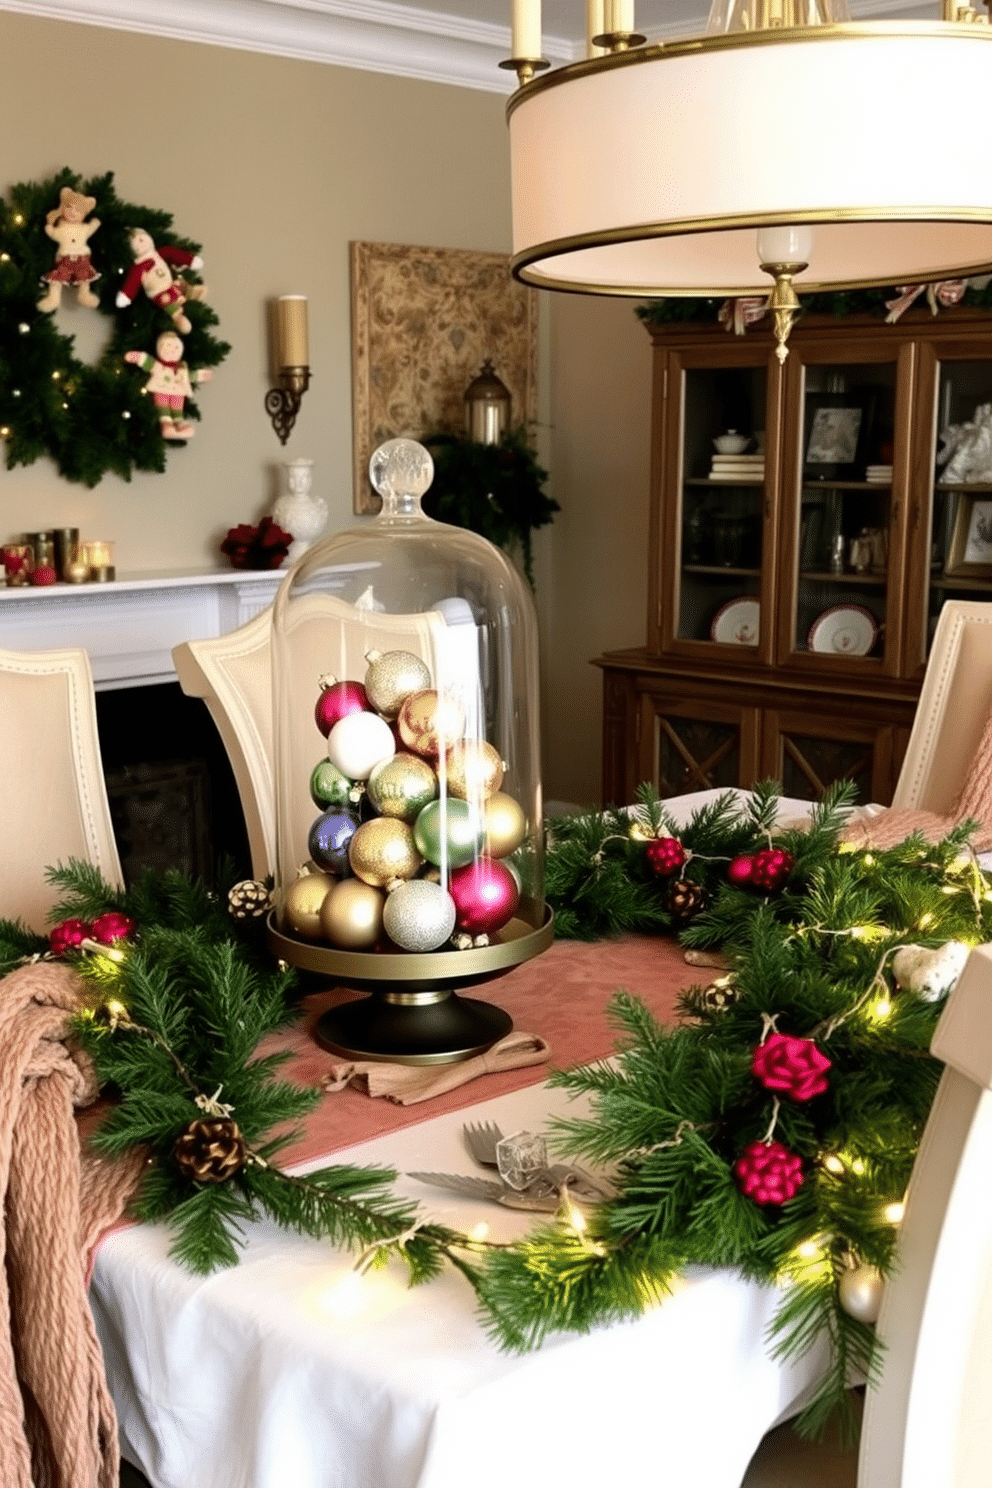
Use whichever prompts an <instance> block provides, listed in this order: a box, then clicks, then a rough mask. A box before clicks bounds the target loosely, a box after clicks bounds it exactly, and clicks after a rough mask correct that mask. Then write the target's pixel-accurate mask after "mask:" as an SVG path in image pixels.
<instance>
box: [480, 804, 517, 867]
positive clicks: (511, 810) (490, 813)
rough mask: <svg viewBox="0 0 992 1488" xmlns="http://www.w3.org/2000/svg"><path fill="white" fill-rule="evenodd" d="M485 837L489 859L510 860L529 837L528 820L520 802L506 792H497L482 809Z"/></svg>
mask: <svg viewBox="0 0 992 1488" xmlns="http://www.w3.org/2000/svg"><path fill="white" fill-rule="evenodd" d="M482 820H483V823H484V827H485V836H484V838H483V842H482V846H483V849H484V850H485V853H486V855H487V857H490V858H508V857H509V856H510V854H511V853H514V852H516V850H517V848H518V847H519V846H520V844H521V843H522V842H523V840H524V838H525V837H526V836H527V818H526V816H524V812H523V807H522V806H521V805H520V802H519V801H515V800H514V798H513V797H512V796H508V795H507V793H506V791H497V792H496V794H495V795H494V796H490V797H489V799H488V801H486V802H485V804H484V806H483V808H482Z"/></svg>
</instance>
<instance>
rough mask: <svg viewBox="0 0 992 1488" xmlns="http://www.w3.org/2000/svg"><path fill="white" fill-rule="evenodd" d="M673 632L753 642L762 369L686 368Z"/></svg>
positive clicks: (761, 497)
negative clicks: (676, 598)
mask: <svg viewBox="0 0 992 1488" xmlns="http://www.w3.org/2000/svg"><path fill="white" fill-rule="evenodd" d="M682 377H683V381H682V429H681V438H680V439H679V441H678V444H677V448H678V450H679V452H680V455H679V459H680V463H679V469H678V472H677V479H678V483H679V490H680V495H681V500H680V502H679V503H678V511H679V517H678V520H677V524H676V528H677V530H676V531H675V533H674V534H673V537H674V542H675V547H676V550H677V559H676V572H677V591H678V605H677V615H676V620H675V639H676V640H683V641H710V642H715V643H716V644H719V645H725V646H728V647H734V648H737V649H738V650H739V649H740V648H749V649H750V650H751V651H752V654H753V651H754V648H756V647H757V645H758V640H759V635H760V625H761V617H760V588H761V565H762V522H763V513H764V508H765V434H766V429H765V423H766V405H767V391H768V390H767V370H766V366H765V364H764V362H762V364H761V365H760V366H730V367H728V366H722V367H699V366H694V367H686V368H685V369H684V370H683V374H682Z"/></svg>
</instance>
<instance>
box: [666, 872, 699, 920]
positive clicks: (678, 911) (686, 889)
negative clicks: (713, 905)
mask: <svg viewBox="0 0 992 1488" xmlns="http://www.w3.org/2000/svg"><path fill="white" fill-rule="evenodd" d="M705 903H706V895H705V894H704V892H703V888H702V885H701V884H697V883H693V882H692V881H691V879H688V878H678V879H676V880H675V882H674V883H673V884H672V891H671V893H670V894H669V896H668V910H669V913H670V914H671V915H673V916H674V917H675V919H677V920H691V919H692V917H693V915H697V914H698V913H699V911H700V910H701V909H702V908H703V906H704V904H705Z"/></svg>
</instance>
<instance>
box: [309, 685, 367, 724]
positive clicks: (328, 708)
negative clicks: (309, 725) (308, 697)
mask: <svg viewBox="0 0 992 1488" xmlns="http://www.w3.org/2000/svg"><path fill="white" fill-rule="evenodd" d="M368 712H371V709H370V707H369V700H368V696H367V694H366V692H365V688H364V687H363V686H362V684H361V682H338V681H337V680H336V679H335V678H334V677H321V679H320V696H319V697H318V699H317V703H316V706H315V707H314V710H313V716H314V719H315V721H316V724H317V727H318V728H319V729H320V732H321V733H322V734H323V735H324V737H325V738H326V737H327V735H328V734H329V733H330V732H331V729H332V728H333V727H334V725H335V724H336V723H340V721H341V719H342V718H347V717H348V716H349V714H351V713H368Z"/></svg>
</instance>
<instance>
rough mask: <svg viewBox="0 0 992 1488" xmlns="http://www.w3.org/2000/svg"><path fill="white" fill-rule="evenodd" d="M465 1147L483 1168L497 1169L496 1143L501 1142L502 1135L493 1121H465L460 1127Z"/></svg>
mask: <svg viewBox="0 0 992 1488" xmlns="http://www.w3.org/2000/svg"><path fill="white" fill-rule="evenodd" d="M462 1132H463V1134H464V1137H465V1145H466V1147H467V1148H468V1150H469V1153H470V1154H471V1156H472V1157H474V1158H475V1161H476V1162H477V1163H479V1164H481V1166H482V1167H484V1168H495V1167H498V1163H497V1162H496V1143H497V1142H501V1141H502V1140H503V1133H502V1132H501V1131H500V1129H499V1127H498V1126H497V1125H496V1123H495V1122H493V1121H479V1122H472V1121H466V1122H465V1124H464V1126H463V1127H462Z"/></svg>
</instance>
